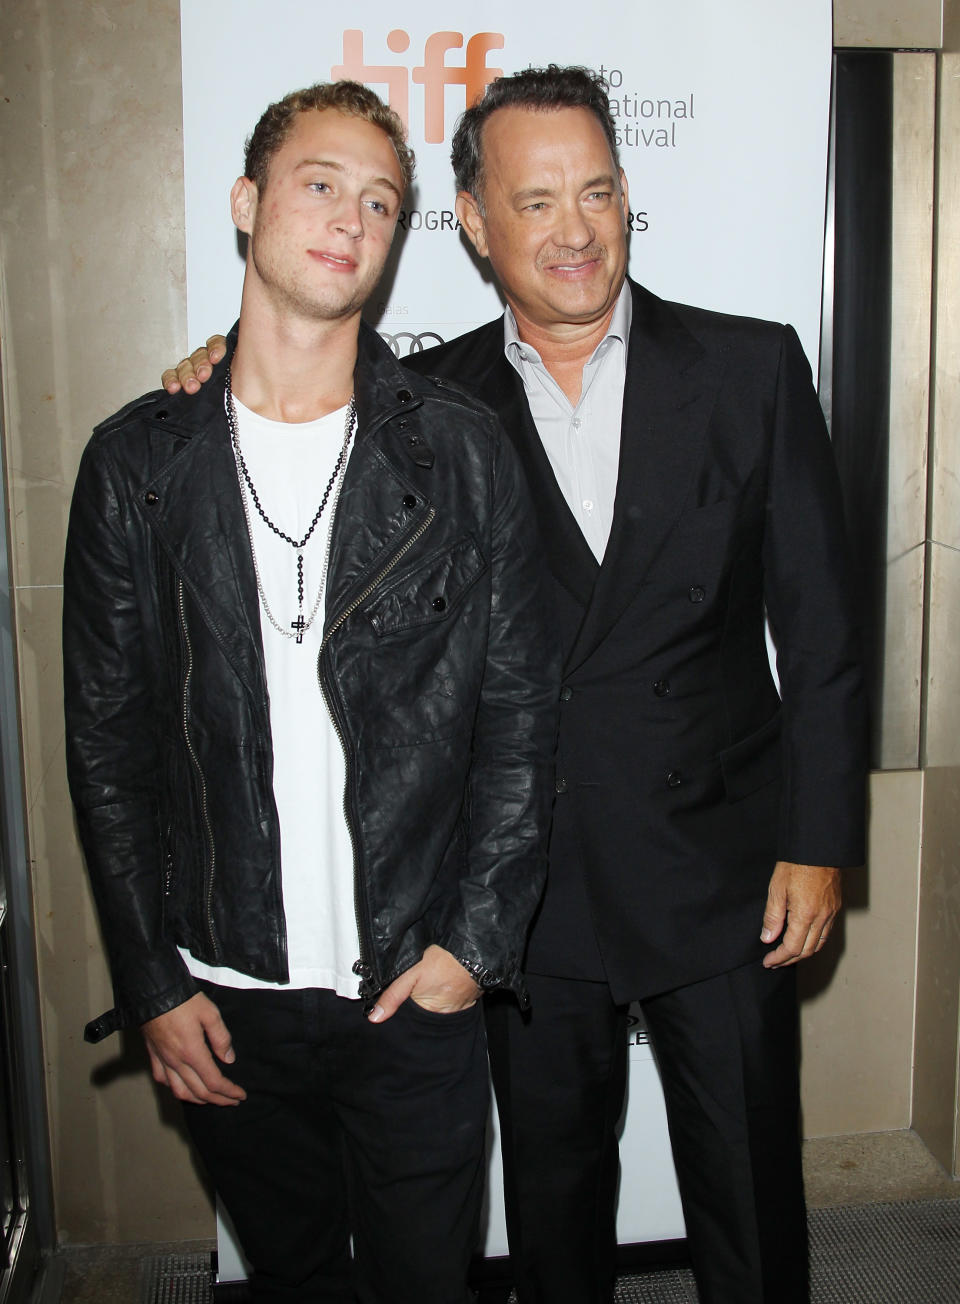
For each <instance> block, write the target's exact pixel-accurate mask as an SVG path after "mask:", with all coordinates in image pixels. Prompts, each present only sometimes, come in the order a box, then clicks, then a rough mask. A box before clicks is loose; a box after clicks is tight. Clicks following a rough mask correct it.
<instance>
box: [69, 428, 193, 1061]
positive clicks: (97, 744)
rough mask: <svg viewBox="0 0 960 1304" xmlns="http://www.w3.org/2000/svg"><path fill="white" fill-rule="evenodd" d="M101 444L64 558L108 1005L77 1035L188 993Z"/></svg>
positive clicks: (146, 706) (116, 500)
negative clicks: (167, 920) (168, 894)
mask: <svg viewBox="0 0 960 1304" xmlns="http://www.w3.org/2000/svg"><path fill="white" fill-rule="evenodd" d="M115 484H116V477H115V476H114V474H113V472H112V467H111V464H110V461H109V458H108V456H107V454H106V451H105V449H104V445H103V442H102V441H101V440H98V438H97V437H96V436H95V437H94V439H93V440H91V442H90V444H89V445H88V446H87V449H86V451H85V453H84V455H83V458H82V461H81V465H80V471H79V474H78V478H77V484H76V488H75V490H74V496H73V503H72V507H71V511H70V523H69V527H68V532H67V548H66V557H65V562H64V612H63V654H64V701H65V712H66V745H67V774H68V779H69V783H70V792H71V796H72V798H73V802H74V806H75V808H76V814H77V826H78V830H79V833H80V840H81V843H82V845H83V850H84V853H85V856H86V861H87V868H88V870H89V873H90V879H91V883H92V886H93V893H94V897H95V900H96V904H97V910H98V913H99V916H100V924H101V929H102V932H103V937H104V941H105V943H106V947H107V952H108V956H109V960H110V968H111V973H112V977H113V984H114V995H115V1000H116V1002H117V1007H116V1009H115V1010H113V1011H111V1012H109V1013H108V1014H106V1015H103V1016H101V1017H100V1018H99V1019H96V1020H94V1021H93V1022H92V1023H91V1024H89V1025H88V1027H87V1030H86V1036H87V1039H88V1040H91V1041H99V1040H100V1039H101V1037H103V1036H106V1035H107V1034H108V1033H109V1032H112V1031H114V1030H115V1029H116V1028H118V1027H122V1026H126V1025H129V1024H140V1023H143V1022H144V1021H146V1020H147V1019H151V1018H154V1017H155V1016H156V1015H159V1014H163V1013H165V1012H166V1011H167V1010H169V1009H172V1008H173V1007H174V1006H175V1005H179V1004H181V1003H182V1002H183V1001H185V1000H187V999H188V998H189V997H190V996H191V995H193V993H194V992H195V990H196V988H195V985H194V983H193V980H192V978H191V977H190V974H189V973H188V971H187V969H186V966H185V965H184V963H183V961H182V959H181V957H180V955H179V952H178V951H177V949H176V947H175V946H174V945H173V943H172V942H169V941H167V940H165V939H164V937H163V906H162V900H163V875H162V870H163V864H162V860H163V850H162V839H161V830H160V813H159V782H160V780H159V770H160V765H159V759H160V758H159V756H158V746H157V741H156V740H157V736H158V730H157V721H156V716H155V710H154V697H153V694H152V692H151V685H150V682H149V676H148V673H147V668H146V665H145V662H144V655H143V646H142V637H141V622H142V612H141V609H140V605H139V602H140V600H141V599H142V598H143V596H144V595H143V594H142V593H139V592H138V586H137V584H136V582H135V575H134V566H133V564H132V562H131V548H130V530H131V522H130V520H129V504H125V503H124V501H123V499H122V497H121V495H120V494H119V493H118V492H117V490H116V487H115Z"/></svg>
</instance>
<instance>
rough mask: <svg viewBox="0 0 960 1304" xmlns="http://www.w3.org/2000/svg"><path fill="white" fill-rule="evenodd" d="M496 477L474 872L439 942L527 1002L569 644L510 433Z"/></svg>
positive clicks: (475, 779)
mask: <svg viewBox="0 0 960 1304" xmlns="http://www.w3.org/2000/svg"><path fill="white" fill-rule="evenodd" d="M498 428H499V423H498ZM492 476H493V515H492V530H491V558H492V561H491V565H492V584H491V595H492V596H491V610H490V623H489V637H488V643H487V648H486V664H485V669H484V676H483V686H482V690H481V695H480V702H479V707H478V711H477V716H476V721H475V727H474V736H473V756H472V763H471V767H470V773H469V778H468V790H467V794H466V801H465V805H464V812H465V815H464V819H465V829H464V835H465V850H464V857H463V874H462V876H461V878H460V881H459V885H458V886H459V890H458V893H457V895H456V897H455V899H451V900H450V901H449V902H448V903H447V909H446V912H445V917H444V918H443V920H442V921H441V926H440V929H439V934H438V936H437V941H438V942H439V943H440V945H442V946H444V947H445V948H446V949H447V950H448V951H450V952H451V953H452V954H453V955H455V956H456V957H457V959H458V960H460V962H461V963H462V964H464V965H465V966H466V967H467V968H468V969H469V970H470V972H471V973H473V975H474V977H475V978H476V979H477V981H478V983H479V984H480V986H481V987H496V986H503V987H507V988H511V989H514V990H517V991H518V992H520V993H521V998H522V999H524V998H523V994H522V990H521V988H522V984H521V978H520V965H521V961H522V957H523V952H524V948H525V945H526V935H527V930H528V928H529V925H530V922H531V919H532V916H533V912H534V910H535V909H536V907H537V904H538V902H539V899H540V895H541V893H542V891H543V885H544V882H545V880H546V862H547V841H548V834H549V826H550V815H551V810H552V805H553V797H554V790H553V774H554V754H555V749H556V729H557V716H558V710H559V687H560V650H559V640H558V639H557V638H556V636H555V629H554V626H553V624H552V623H551V621H550V610H551V606H550V604H551V596H550V581H549V574H548V570H547V566H546V562H545V560H544V558H543V556H542V553H541V549H540V543H539V536H538V534H537V530H536V525H535V522H534V514H533V508H532V505H531V503H530V500H529V496H528V493H527V487H526V483H525V481H524V479H523V473H522V471H521V469H520V466H519V463H518V461H517V458H516V454H515V453H514V451H513V448H512V447H511V446H510V444H509V442H508V441H507V439H506V437H505V436H503V435H502V433H500V435H499V438H498V440H497V443H496V447H495V453H494V457H493V471H492ZM493 957H497V958H496V959H494V958H493ZM503 957H506V961H505V962H504V960H503Z"/></svg>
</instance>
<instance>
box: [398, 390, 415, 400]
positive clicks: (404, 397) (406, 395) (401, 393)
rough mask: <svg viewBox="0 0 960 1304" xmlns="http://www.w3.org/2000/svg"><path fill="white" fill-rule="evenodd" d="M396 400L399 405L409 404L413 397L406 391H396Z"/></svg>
mask: <svg viewBox="0 0 960 1304" xmlns="http://www.w3.org/2000/svg"><path fill="white" fill-rule="evenodd" d="M397 398H398V399H399V400H400V402H401V403H409V402H410V400H411V399H412V398H413V395H412V394H411V393H410V391H409V390H408V389H398V390H397Z"/></svg>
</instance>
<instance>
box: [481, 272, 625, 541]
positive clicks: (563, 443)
mask: <svg viewBox="0 0 960 1304" xmlns="http://www.w3.org/2000/svg"><path fill="white" fill-rule="evenodd" d="M632 316H633V299H632V296H631V294H630V287H629V285H628V284H627V283H626V281H625V282H624V284H623V289H622V290H621V291H620V295H619V298H618V299H617V302H616V304H615V306H614V309H613V316H612V317H611V318H610V326H609V329H608V330H607V333H606V335H605V336H604V337H603V339H602V340H601V341H600V343H599V344H598V345H597V347H596V348H595V349H594V351H593V353H592V354H591V355H590V358H589V360H588V362H587V363H586V365H585V366H584V368H583V388H582V390H581V392H580V399H579V401H578V402H577V404H576V406H574V405H573V404H572V403H571V402H570V400H569V399H568V398H567V396H566V394H564V392H563V390H562V389H561V388H560V386H559V385H558V384H557V382H556V381H555V380H554V378H553V377H552V376H551V375H550V373H549V371H547V369H546V367H545V366H544V364H543V360H542V358H541V357H540V354H539V353H538V352H537V350H536V349H535V348H533V347H532V346H531V345H529V344H525V343H524V342H523V341H522V340H521V339H520V336H519V335H518V333H517V322H516V318H515V317H514V315H513V313H512V312H511V310H510V308H507V310H506V312H505V313H504V317H503V336H504V352H505V354H506V356H507V359H508V361H509V362H510V364H511V365H512V366H513V367H514V369H515V370H516V371H517V373H518V374H519V376H520V379H521V380H522V381H523V388H524V391H525V392H526V396H527V402H528V404H529V405H530V413H531V415H532V417H533V420H534V423H535V424H536V427H537V432H538V434H539V435H540V440H541V442H542V444H543V447H544V451H545V452H546V454H547V457H548V458H549V459H550V465H551V467H552V468H553V473H554V475H555V476H556V478H557V484H558V485H559V486H560V490H561V492H562V494H563V496H564V498H565V499H566V502H567V506H568V507H569V508H570V511H571V512H572V513H573V516H574V519H575V520H576V522H577V524H578V525H579V526H580V529H581V530H582V531H583V535H584V538H585V539H586V541H587V543H588V544H589V545H590V549H591V551H592V552H593V555H594V556H595V557H596V559H597V561H602V560H603V554H604V552H605V550H606V547H607V540H608V539H609V537H610V526H611V524H612V523H613V503H614V498H615V497H616V492H617V468H618V465H619V461H620V423H621V419H622V415H623V387H624V383H625V380H626V375H627V341H628V340H629V338H630V322H631V319H632Z"/></svg>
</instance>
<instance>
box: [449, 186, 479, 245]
mask: <svg viewBox="0 0 960 1304" xmlns="http://www.w3.org/2000/svg"><path fill="white" fill-rule="evenodd" d="M454 208H455V209H456V212H457V219H458V220H459V222H460V225H461V226H462V227H463V229H464V231H466V233H467V236H468V238H469V240H470V243H471V244H472V245H473V247H474V249H476V251H477V253H478V254H479V255H480V257H481V258H486V256H487V232H486V228H485V226H484V221H483V214H482V213H481V212H480V209H479V208H478V207H477V201H476V200H475V199H474V197H473V195H471V194H470V192H469V191H468V190H461V191H460V193H459V194H458V195H457V200H456V203H455V204H454Z"/></svg>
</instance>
